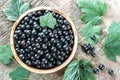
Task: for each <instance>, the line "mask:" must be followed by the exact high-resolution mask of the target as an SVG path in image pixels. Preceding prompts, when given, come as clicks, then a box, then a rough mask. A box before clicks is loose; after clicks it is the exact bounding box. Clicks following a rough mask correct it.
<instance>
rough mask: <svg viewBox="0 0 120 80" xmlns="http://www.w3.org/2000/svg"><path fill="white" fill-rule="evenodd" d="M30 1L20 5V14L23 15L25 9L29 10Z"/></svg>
mask: <svg viewBox="0 0 120 80" xmlns="http://www.w3.org/2000/svg"><path fill="white" fill-rule="evenodd" d="M29 5H30V4H29V3H24V4H23V5H22V6H21V7H20V15H22V14H23V13H24V12H25V11H27V10H29V9H30V7H29Z"/></svg>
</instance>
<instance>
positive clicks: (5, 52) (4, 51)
mask: <svg viewBox="0 0 120 80" xmlns="http://www.w3.org/2000/svg"><path fill="white" fill-rule="evenodd" d="M12 56H13V54H12V51H11V47H10V44H6V45H4V46H0V61H1V62H2V63H4V64H9V63H10V59H11V58H12Z"/></svg>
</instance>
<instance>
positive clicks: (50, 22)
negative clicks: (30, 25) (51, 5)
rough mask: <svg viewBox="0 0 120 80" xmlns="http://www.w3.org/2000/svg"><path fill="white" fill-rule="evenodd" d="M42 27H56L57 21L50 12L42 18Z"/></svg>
mask: <svg viewBox="0 0 120 80" xmlns="http://www.w3.org/2000/svg"><path fill="white" fill-rule="evenodd" d="M39 19H40V25H41V26H42V27H46V26H47V27H49V28H54V26H55V25H56V23H57V22H56V19H55V18H54V17H53V16H52V14H51V13H50V12H48V13H47V14H45V15H43V16H41V17H40V18H39Z"/></svg>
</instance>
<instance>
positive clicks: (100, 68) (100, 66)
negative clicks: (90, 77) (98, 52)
mask: <svg viewBox="0 0 120 80" xmlns="http://www.w3.org/2000/svg"><path fill="white" fill-rule="evenodd" d="M99 70H105V66H104V65H103V64H100V65H99V66H98V68H94V69H93V73H94V74H99ZM108 74H109V75H113V74H114V71H113V70H112V69H109V70H108Z"/></svg>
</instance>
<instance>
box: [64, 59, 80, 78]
mask: <svg viewBox="0 0 120 80" xmlns="http://www.w3.org/2000/svg"><path fill="white" fill-rule="evenodd" d="M63 80H80V70H79V61H78V60H73V61H72V62H71V63H70V64H69V65H68V67H67V69H66V71H65V73H64V76H63Z"/></svg>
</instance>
